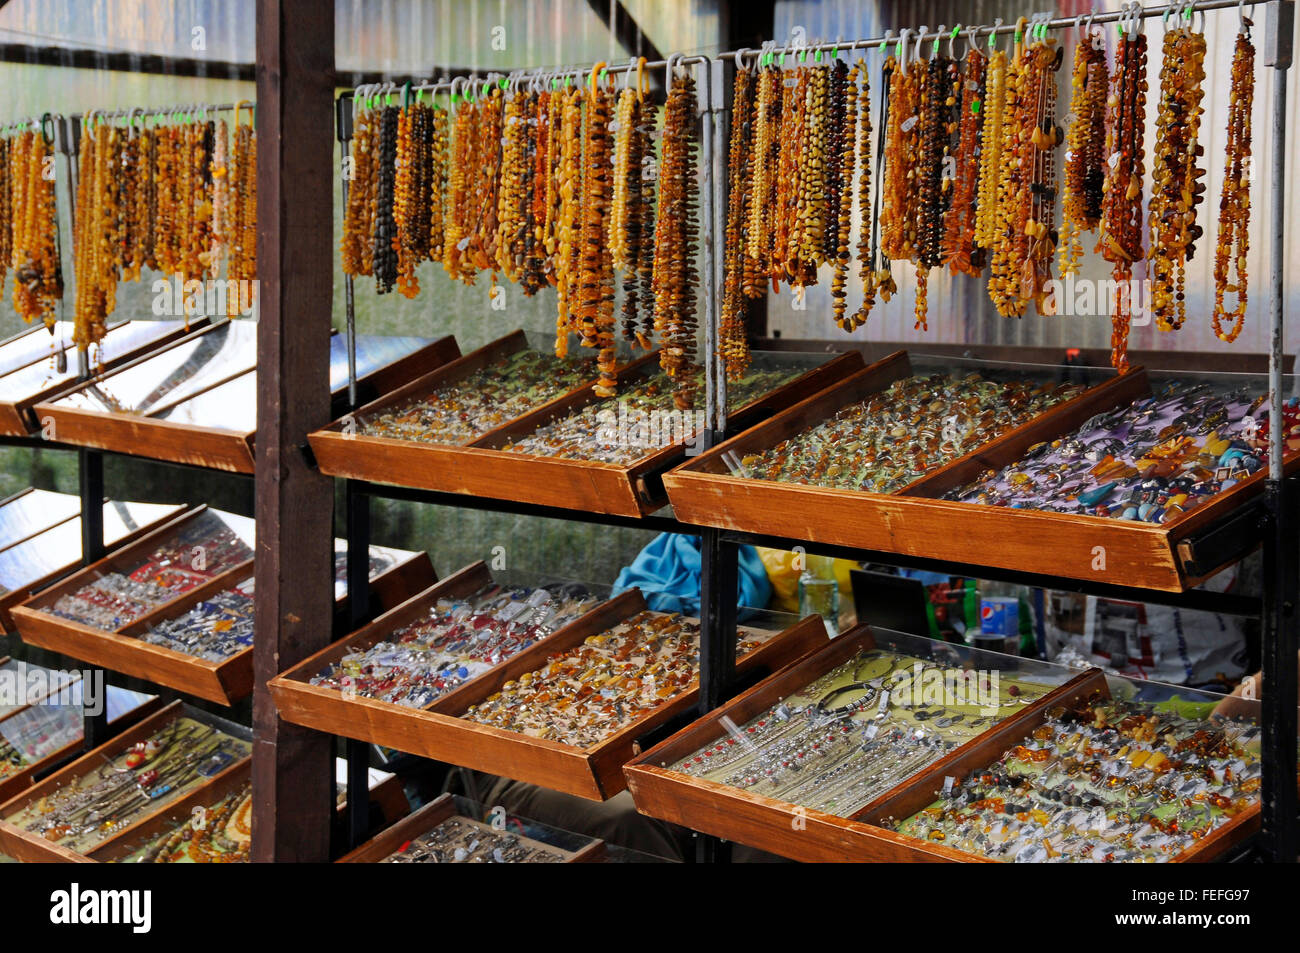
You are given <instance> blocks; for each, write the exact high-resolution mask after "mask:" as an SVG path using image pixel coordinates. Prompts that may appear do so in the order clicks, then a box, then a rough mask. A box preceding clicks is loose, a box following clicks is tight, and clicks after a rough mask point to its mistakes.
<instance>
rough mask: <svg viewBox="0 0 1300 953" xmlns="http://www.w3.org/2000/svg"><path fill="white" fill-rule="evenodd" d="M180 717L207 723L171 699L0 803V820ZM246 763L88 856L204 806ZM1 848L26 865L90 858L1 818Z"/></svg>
mask: <svg viewBox="0 0 1300 953" xmlns="http://www.w3.org/2000/svg"><path fill="white" fill-rule="evenodd" d="M180 717H187V718H192V719H194V720H195V721H201V722H204V723H206V724H210V723H211V721H210V720H209V718H208V716H206V715H205V713H204V712H201V711H198V710H197V709H192V708H190V707H188V706H186V705H183V704H182V703H181V702H179V701H174V702H172V703H171V704H170V705H168V706H167V707H166V708H163V709H162V710H161V711H158V712H156V713H155V714H153V715H151V716H150V717H148V718H146V719H144V720H143V721H141V722H139V723H138V724H136V725H135V727H133V728H131V729H130V730H129V731H126V732H124V733H122V734H120V735H118V736H117V737H115V738H110V739H109V740H108V741H106V742H104V743H103V744H102V745H100V746H99V747H98V748H95V749H94V750H93V751H89V752H87V753H86V754H85V755H83V756H82V757H80V758H78V759H77V760H76V761H74V762H72V764H70V765H68V766H67V767H66V768H63V769H62V770H60V771H56V772H55V773H54V774H51V775H50V776H49V777H47V778H45V780H43V781H41V782H40V783H38V784H35V785H33V786H32V787H30V788H28V789H27V790H26V791H24V792H23V793H22V794H20V795H18V796H17V797H14V798H11V799H9V800H8V801H6V802H5V803H3V804H0V817H7V816H9V815H11V814H13V813H14V812H15V811H18V810H22V809H23V808H25V807H27V806H28V805H29V804H31V803H32V802H33V801H36V800H39V799H40V798H42V797H45V796H46V795H47V794H49V793H50V792H52V791H54V790H55V789H56V788H59V787H61V786H62V785H63V784H65V783H67V782H68V781H70V780H72V779H73V778H77V777H80V776H81V775H83V774H85V773H86V772H87V771H89V770H91V769H92V768H94V767H95V766H97V765H102V764H103V763H104V760H105V759H106V758H110V759H111V758H113V757H115V756H117V755H119V754H121V753H122V752H123V751H125V750H126V749H128V748H129V747H131V746H132V745H134V744H136V743H137V742H140V741H144V740H145V739H146V738H148V737H149V736H150V735H151V734H153V733H154V732H155V731H157V730H158V729H160V728H162V727H163V726H164V725H166V724H168V723H169V722H171V721H172V720H174V719H176V718H180ZM250 763H251V758H248V757H246V758H241V759H239V760H237V761H235V762H233V763H232V764H230V765H228V766H227V767H226V768H225V769H224V770H222V771H220V772H218V773H217V774H215V775H213V776H212V777H211V778H209V779H208V780H207V781H205V782H204V783H202V784H200V785H198V786H197V787H196V788H195V789H194V790H193V791H190V792H189V793H188V794H186V795H184V796H183V797H181V798H178V799H177V800H175V801H172V802H170V803H168V804H165V805H162V806H161V807H159V808H156V809H154V810H153V811H150V812H147V813H146V814H144V815H143V816H141V817H140V818H139V819H138V820H136V821H135V822H134V823H132V824H129V825H127V826H126V827H124V828H122V829H121V830H119V831H116V832H114V833H113V834H112V835H110V836H109V837H108V838H106V839H105V840H103V841H101V842H100V843H99V844H97V845H96V846H95V847H94V848H93V849H92V850H91V853H92V854H94V853H98V852H101V851H106V850H107V849H108V848H109V847H110V846H111V845H113V844H115V843H119V842H120V841H121V840H122V839H123V838H129V837H133V836H134V835H135V832H136V831H137V830H139V829H141V828H143V827H144V825H146V824H147V823H149V821H150V820H152V819H154V818H155V817H156V816H157V815H158V814H159V813H160V812H164V813H174V812H178V811H180V812H187V813H188V810H189V809H190V808H193V807H195V806H199V805H202V804H203V803H204V802H205V799H206V797H207V793H206V792H207V788H208V787H209V786H210V785H212V784H215V783H217V782H218V781H220V780H221V779H223V778H225V777H226V776H227V775H229V774H232V773H235V772H238V771H241V770H247V767H248V765H249V764H250ZM0 850H3V851H4V852H5V853H7V854H9V855H10V856H11V857H14V858H16V859H18V860H21V861H25V862H27V863H37V864H39V863H47V862H50V861H54V862H71V863H86V862H88V861H89V860H90V858H89V857H88V856H87V855H84V854H78V853H77V852H76V851H72V850H69V849H68V848H66V847H63V846H60V845H58V844H54V843H51V842H50V841H47V840H46V839H45V838H44V837H41V836H40V835H39V834H34V833H31V832H29V831H25V830H23V829H22V828H20V827H18V826H17V825H14V824H10V823H9V822H8V821H4V820H0Z"/></svg>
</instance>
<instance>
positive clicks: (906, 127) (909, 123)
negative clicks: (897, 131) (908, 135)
mask: <svg viewBox="0 0 1300 953" xmlns="http://www.w3.org/2000/svg"><path fill="white" fill-rule="evenodd" d="M920 118H921V117H920V116H912V117H910V118H908V119H905V120H903V125H902V129H903V132H911V131H912V127H913V126H915V125H916V124H917V122H919V121H920Z"/></svg>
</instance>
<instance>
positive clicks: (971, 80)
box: [943, 47, 987, 276]
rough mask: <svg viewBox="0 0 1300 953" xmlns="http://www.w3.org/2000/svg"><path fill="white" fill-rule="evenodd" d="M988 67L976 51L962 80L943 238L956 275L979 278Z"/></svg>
mask: <svg viewBox="0 0 1300 953" xmlns="http://www.w3.org/2000/svg"><path fill="white" fill-rule="evenodd" d="M986 64H987V60H986V58H985V56H984V54H983V53H981V52H980V51H979V50H977V49H975V48H974V47H972V48H971V50H970V52H969V53H968V54H967V55H966V68H965V71H964V75H962V76H961V78H960V86H961V106H960V110H961V113H960V118H959V119H958V123H957V152H956V155H955V157H954V162H953V172H954V176H953V183H952V203H951V205H949V207H948V211H947V213H946V214H945V216H944V237H943V261H944V263H945V264H947V265H948V267H949V269H950V270H951V271H952V273H953V274H954V275H956V274H966V275H972V276H978V275H979V274H980V272H982V271H983V270H984V248H983V247H982V246H980V245H979V244H978V243H977V242H976V240H975V215H976V207H977V202H976V199H977V198H978V195H979V185H980V181H979V173H980V155H979V147H980V134H981V132H982V122H983V118H984V110H983V108H982V107H983V98H984V78H985V77H984V73H985V66H986Z"/></svg>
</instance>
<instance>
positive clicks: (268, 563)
mask: <svg viewBox="0 0 1300 953" xmlns="http://www.w3.org/2000/svg"><path fill="white" fill-rule="evenodd" d="M333 75H334V5H333V4H332V3H320V2H318V0H257V143H258V155H257V189H258V194H257V230H258V235H257V272H258V280H259V282H260V289H259V295H258V298H259V302H260V305H259V308H260V313H259V318H258V328H257V439H256V446H257V456H256V463H257V490H256V493H257V509H256V513H257V571H256V589H257V607H256V616H255V618H256V629H257V639H256V643H255V648H254V651H253V668H254V673H255V678H256V687H255V689H254V695H253V732H254V742H255V743H254V748H253V794H254V800H253V859H254V860H255V861H262V862H270V861H277V862H284V861H307V862H320V861H326V860H328V859H329V841H330V824H331V820H332V816H333V803H334V795H333V770H332V763H333V752H332V742H333V739H332V738H331V737H330V736H328V735H323V734H319V733H316V732H312V731H308V730H307V729H305V728H298V727H296V726H294V725H289V724H286V723H285V722H283V721H281V720H280V718H279V715H278V713H277V711H276V708H275V703H274V701H273V700H272V698H271V694H270V692H269V691H267V689H266V682H267V680H268V679H270V678H272V677H274V676H275V675H277V674H279V673H280V672H281V671H283V670H284V669H286V668H288V667H289V666H291V665H294V664H296V663H297V662H300V661H301V660H302V659H304V658H306V657H307V656H308V655H310V654H311V653H313V652H315V651H317V650H319V649H321V648H323V647H324V646H325V645H327V644H328V643H329V640H330V625H331V617H332V611H333V605H334V598H333V593H334V583H333V576H334V574H333V562H334V557H333V542H332V537H333V533H332V515H333V513H332V511H333V503H334V497H333V484H332V481H331V480H330V479H329V478H327V477H324V476H322V475H321V474H320V473H317V472H315V471H314V470H312V469H311V468H310V467H309V466H308V464H307V460H306V457H305V456H304V454H303V452H302V448H303V447H304V446H306V444H307V433H308V431H310V430H313V429H315V428H317V427H321V426H324V425H325V424H327V423H329V419H330V393H329V337H330V315H331V304H332V293H331V283H332V279H333V261H332V256H333V244H334V243H333V209H332V196H333V194H334V176H333V164H334V97H333V94H334V90H333Z"/></svg>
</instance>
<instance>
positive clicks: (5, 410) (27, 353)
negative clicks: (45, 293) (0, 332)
mask: <svg viewBox="0 0 1300 953" xmlns="http://www.w3.org/2000/svg"><path fill="white" fill-rule="evenodd" d="M207 323H208V320H207V318H199V319H198V320H196V321H191V322H190V324H189V326H188V327H187V326H186V324H185V322H183V321H119V322H118V323H117V324H114V325H113V326H112V327H110V328H109V329H108V333H107V334H105V335H104V339H103V341H102V342H100V344H99V345H98V346H97V355H96V356H97V357H98V358H99V360H100V363H99V369H100V370H112V369H113V368H115V367H121V366H122V365H123V364H126V363H127V362H129V361H133V360H135V359H136V358H138V357H141V356H144V355H147V354H148V353H149V352H150V351H153V350H155V349H157V348H162V347H165V346H166V345H168V344H171V343H172V342H173V341H176V340H177V339H179V338H180V337H182V336H183V335H186V334H189V333H190V332H192V331H197V330H198V329H199V328H202V327H204V326H205V325H207ZM59 352H62V353H64V354H66V355H67V366H66V368H65V369H64V370H63V371H62V372H60V371H58V370H56V369H55V368H54V367H53V366H52V365H51V364H50V360H49V358H50V356H51V355H52V354H56V353H59ZM77 372H78V368H77V352H76V346H75V345H73V344H72V322H71V321H59V322H56V324H55V328H54V332H53V334H51V333H50V332H49V331H46V330H45V328H43V327H36V328H29V329H27V330H25V331H23V332H21V333H20V334H17V335H15V336H14V337H11V338H9V339H8V340H6V341H0V434H3V435H5V436H10V437H21V436H25V435H27V434H29V433H32V432H34V431H37V430H40V429H41V423H40V421H39V420H38V419H37V415H36V414H35V413H33V410H32V408H33V407H35V405H37V404H39V403H40V402H41V401H43V400H46V399H48V398H50V397H52V396H53V395H55V394H58V393H60V392H61V391H64V390H67V389H68V387H69V385H72V384H75V383H76V382H77Z"/></svg>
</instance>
